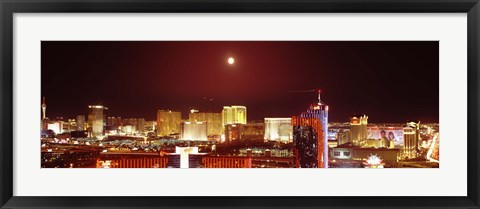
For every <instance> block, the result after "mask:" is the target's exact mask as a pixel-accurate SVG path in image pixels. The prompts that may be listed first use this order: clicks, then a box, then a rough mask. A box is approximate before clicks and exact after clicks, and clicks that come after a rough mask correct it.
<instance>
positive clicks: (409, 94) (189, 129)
mask: <svg viewBox="0 0 480 209" xmlns="http://www.w3.org/2000/svg"><path fill="white" fill-rule="evenodd" d="M97 44H99V43H97V42H89V43H88V44H85V43H84V42H63V41H55V42H50V41H45V42H42V50H41V51H42V56H41V58H42V60H41V61H42V88H41V90H42V92H41V93H42V95H41V97H39V98H38V99H39V100H40V101H38V102H39V103H40V108H38V111H39V113H40V114H38V117H39V119H40V129H41V130H40V141H39V143H38V144H39V145H40V146H39V148H40V152H41V168H98V169H101V168H111V169H115V168H152V169H170V168H172V169H173V168H179V169H180V168H185V169H190V168H205V169H206V168H212V169H213V168H279V169H281V168H284V169H301V170H302V169H303V168H312V169H327V172H328V170H330V169H337V168H358V169H364V168H384V169H390V168H439V167H440V153H439V152H440V149H439V146H440V145H439V143H440V125H439V123H438V119H439V115H438V113H439V111H438V110H439V109H438V106H439V105H438V94H435V92H438V91H437V90H438V86H439V85H437V84H438V83H435V82H437V81H436V80H435V79H437V76H438V72H436V71H438V59H435V57H436V56H437V55H438V43H437V44H435V42H430V41H428V42H422V41H420V42H401V43H397V42H390V41H385V42H384V41H381V42H373V41H372V42H371V41H366V42H364V41H362V42H355V41H352V42H350V41H349V42H343V41H334V42H329V41H278V42H277V41H272V42H269V41H267V42H264V41H240V42H235V41H218V42H217V41H212V42H210V41H199V42H197V41H188V42H176V41H172V42H169V41H165V42H163V41H161V42H142V44H140V45H138V43H136V42H135V41H132V42H130V41H129V42H109V43H108V45H98V46H97ZM84 45H85V46H88V47H87V48H85V46H84ZM147 45H148V46H149V47H145V46H147ZM105 46H108V53H105V50H104V49H105ZM44 47H45V48H44ZM92 49H95V50H92ZM145 49H148V50H145ZM379 49H381V50H379ZM231 51H235V53H234V54H233V53H230V52H231ZM151 52H155V53H153V54H152V53H151ZM358 52H362V53H358ZM426 54H427V55H435V56H425V59H427V60H425V61H424V62H423V61H422V62H420V61H419V60H422V59H423V58H422V59H420V58H419V57H420V56H421V55H426ZM239 57H240V60H236V58H239ZM99 58H101V59H99ZM225 62H226V63H225ZM238 64H241V67H240V66H239V65H238ZM235 65H236V66H235ZM239 67H240V68H241V70H238V69H237V70H234V69H235V68H239ZM225 68H230V69H231V70H234V71H235V72H233V71H229V70H225ZM423 71H426V72H423ZM432 75H434V76H432ZM62 76H64V77H62ZM432 78H434V80H431V79H432ZM66 84H68V85H66ZM419 84H421V85H419ZM427 84H428V85H427ZM405 85H408V86H409V88H404V86H405ZM320 89H322V90H320ZM418 92H420V93H418ZM421 92H434V94H423V93H421ZM59 95H61V96H59ZM412 98H413V99H412ZM412 101H413V102H412ZM418 104H421V105H418ZM47 110H48V111H47ZM247 110H248V111H247ZM420 119H421V121H420ZM29 140H30V139H29ZM446 140H450V139H446ZM442 141H443V139H442ZM303 170H305V169H303ZM368 172H379V170H377V169H370V170H368ZM192 177H195V175H193V176H192ZM293 181H295V180H294V179H293Z"/></svg>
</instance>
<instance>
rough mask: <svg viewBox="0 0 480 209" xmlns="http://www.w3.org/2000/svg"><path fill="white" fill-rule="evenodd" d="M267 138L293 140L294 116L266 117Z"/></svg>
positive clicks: (268, 139)
mask: <svg viewBox="0 0 480 209" xmlns="http://www.w3.org/2000/svg"><path fill="white" fill-rule="evenodd" d="M264 138H265V140H266V141H279V142H283V143H288V142H292V139H293V127H292V118H265V137H264Z"/></svg>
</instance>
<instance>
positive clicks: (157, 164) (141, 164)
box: [96, 154, 168, 168]
mask: <svg viewBox="0 0 480 209" xmlns="http://www.w3.org/2000/svg"><path fill="white" fill-rule="evenodd" d="M119 156H121V155H119ZM167 161H168V160H167V158H166V157H160V156H158V154H157V156H145V155H134V156H126V155H125V156H121V157H116V158H112V159H109V158H106V159H102V160H101V159H97V163H96V167H97V168H166V167H167Z"/></svg>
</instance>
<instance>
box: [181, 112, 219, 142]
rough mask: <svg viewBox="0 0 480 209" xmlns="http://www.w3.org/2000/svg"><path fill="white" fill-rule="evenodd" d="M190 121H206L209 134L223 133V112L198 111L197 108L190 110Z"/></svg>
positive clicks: (217, 134)
mask: <svg viewBox="0 0 480 209" xmlns="http://www.w3.org/2000/svg"><path fill="white" fill-rule="evenodd" d="M188 120H189V121H190V122H192V123H193V122H206V123H207V135H208V136H220V135H222V131H223V128H222V113H219V112H218V113H217V112H198V111H196V110H192V111H190V113H189V115H188Z"/></svg>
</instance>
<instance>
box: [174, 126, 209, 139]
mask: <svg viewBox="0 0 480 209" xmlns="http://www.w3.org/2000/svg"><path fill="white" fill-rule="evenodd" d="M180 129H181V133H180V139H182V140H189V141H207V123H204V122H182V123H181V128H180Z"/></svg>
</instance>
